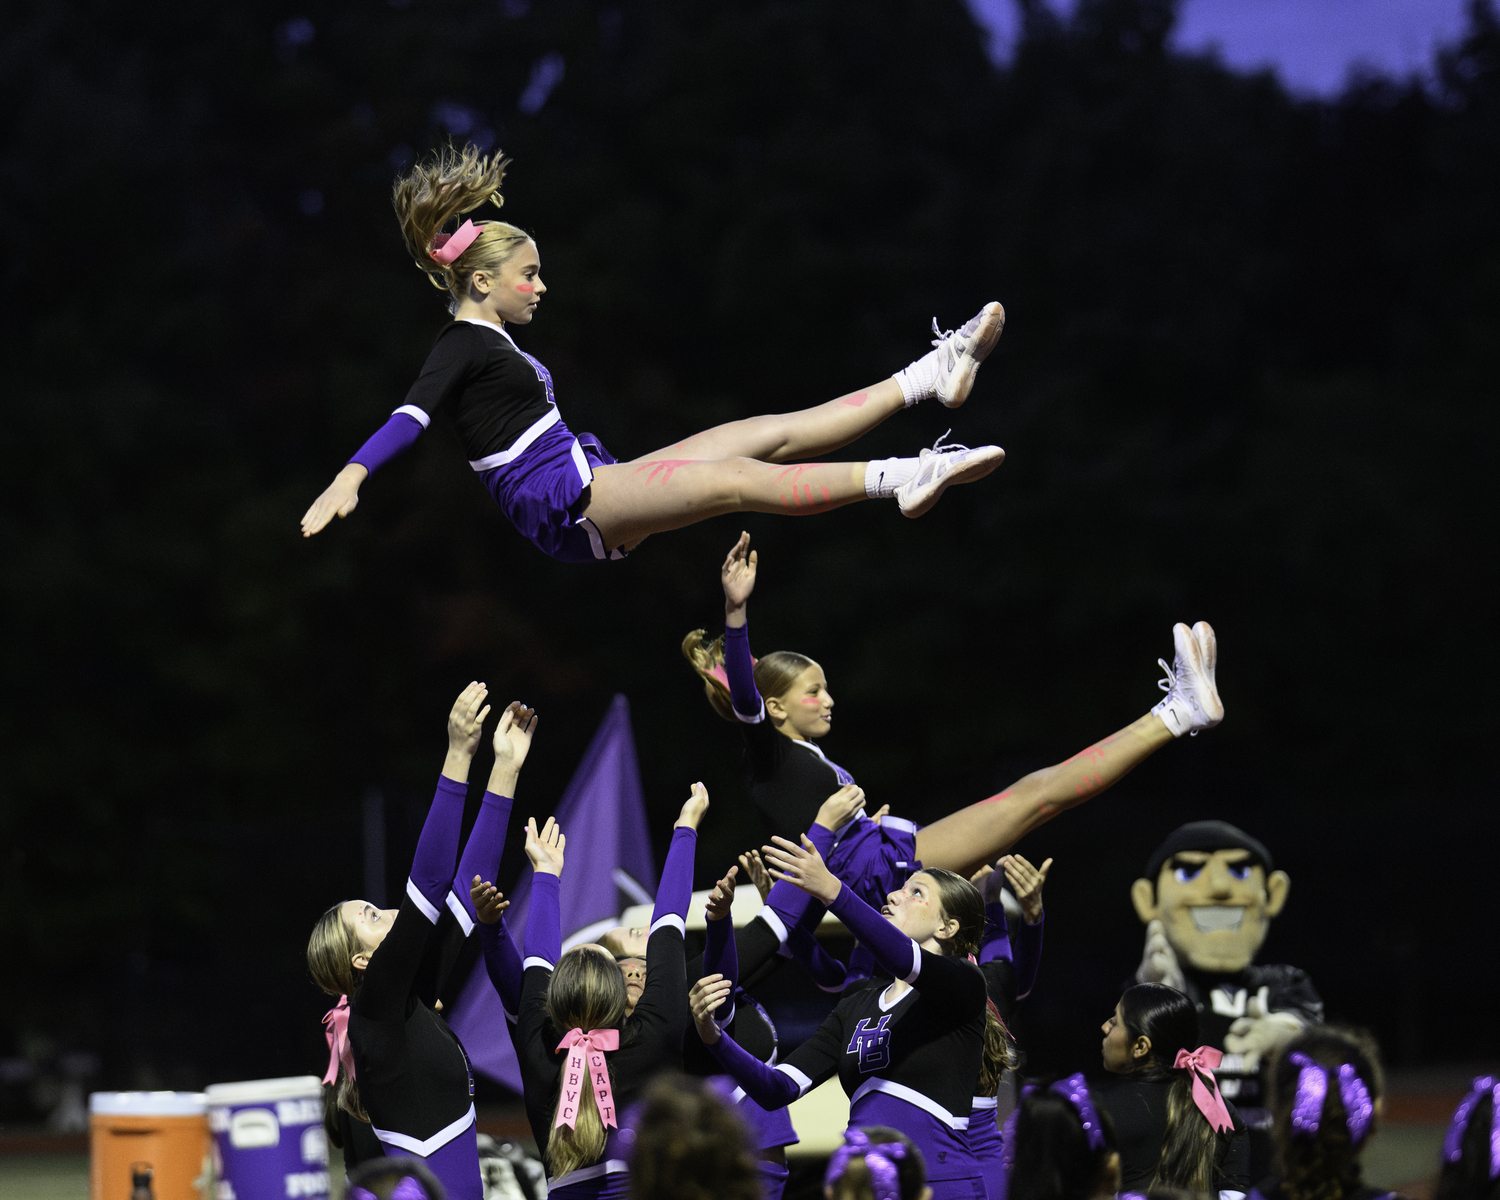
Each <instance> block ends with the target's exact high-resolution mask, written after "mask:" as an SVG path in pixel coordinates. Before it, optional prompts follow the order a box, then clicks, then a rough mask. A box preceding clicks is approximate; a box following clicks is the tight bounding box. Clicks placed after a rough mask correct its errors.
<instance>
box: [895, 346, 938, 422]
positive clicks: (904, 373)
mask: <svg viewBox="0 0 1500 1200" xmlns="http://www.w3.org/2000/svg"><path fill="white" fill-rule="evenodd" d="M894 378H895V380H896V386H897V387H899V388H900V389H901V395H902V397H903V398H904V399H905V400H906V407H907V408H910V407H911V406H912V405H913V404H915V403H916V402H917V401H918V400H927V399H930V398H931V397H933V396H936V395H937V382H938V358H937V350H936V349H933V350H929V351H928V352H927V353H926V354H924V355H922V357H921V358H919V359H917V361H916V362H914V363H911V364H909V365H908V366H905V367H902V368H901V370H899V371H897V372H896V374H895V376H894Z"/></svg>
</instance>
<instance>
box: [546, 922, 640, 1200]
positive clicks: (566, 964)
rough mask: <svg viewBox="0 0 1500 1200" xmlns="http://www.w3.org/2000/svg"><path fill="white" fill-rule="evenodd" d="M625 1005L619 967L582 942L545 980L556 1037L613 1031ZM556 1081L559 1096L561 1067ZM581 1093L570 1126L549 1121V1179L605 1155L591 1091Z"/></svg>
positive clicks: (622, 1017)
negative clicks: (550, 1175) (551, 1126)
mask: <svg viewBox="0 0 1500 1200" xmlns="http://www.w3.org/2000/svg"><path fill="white" fill-rule="evenodd" d="M625 1005H626V996H625V977H624V976H623V975H622V974H620V968H619V967H617V966H615V964H614V963H613V962H612V961H611V960H610V959H609V958H607V957H605V956H604V955H603V954H600V953H599V952H598V951H597V950H592V949H589V948H587V947H584V946H575V947H574V948H573V949H572V950H569V951H568V952H567V953H566V954H564V955H563V956H562V957H561V958H560V959H558V962H557V968H556V969H555V970H554V971H553V972H552V978H551V979H550V980H548V982H547V1012H548V1015H549V1016H551V1018H552V1024H553V1025H554V1026H555V1027H556V1029H557V1032H558V1034H559V1035H561V1034H565V1033H567V1032H568V1031H569V1030H570V1029H582V1030H583V1031H584V1032H585V1033H587V1032H589V1031H591V1030H594V1029H618V1028H620V1027H621V1026H622V1025H623V1024H624V1023H625ZM606 1061H607V1060H606ZM611 1074H613V1072H611ZM557 1082H558V1087H559V1094H560V1093H561V1085H562V1072H561V1071H559V1072H558V1076H557ZM580 1091H581V1092H582V1095H580V1096H579V1097H578V1119H577V1121H576V1122H575V1124H574V1125H573V1127H572V1128H571V1129H569V1128H568V1127H567V1126H566V1125H554V1126H553V1128H552V1132H551V1133H550V1134H548V1136H547V1160H548V1163H549V1164H550V1166H551V1168H552V1177H553V1178H554V1179H558V1178H561V1177H562V1176H564V1175H566V1174H568V1173H569V1172H570V1171H576V1170H578V1168H580V1167H591V1166H593V1165H594V1164H595V1163H596V1162H598V1161H599V1159H600V1157H601V1156H602V1155H603V1154H604V1147H605V1141H606V1137H607V1134H606V1133H605V1129H604V1119H603V1118H602V1117H601V1116H600V1115H599V1104H598V1101H597V1100H595V1099H594V1089H593V1088H591V1087H585V1088H581V1089H580Z"/></svg>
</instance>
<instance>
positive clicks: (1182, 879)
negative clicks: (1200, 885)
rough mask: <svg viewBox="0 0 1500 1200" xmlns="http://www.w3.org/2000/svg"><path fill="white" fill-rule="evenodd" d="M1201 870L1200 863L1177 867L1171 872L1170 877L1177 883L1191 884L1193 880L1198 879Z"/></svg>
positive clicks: (1201, 865)
mask: <svg viewBox="0 0 1500 1200" xmlns="http://www.w3.org/2000/svg"><path fill="white" fill-rule="evenodd" d="M1202 870H1203V864H1202V863H1193V864H1191V865H1188V866H1182V867H1177V868H1176V869H1175V870H1173V872H1172V877H1173V878H1174V879H1176V880H1177V882H1178V883H1191V882H1192V881H1193V880H1194V879H1197V878H1198V875H1199V873H1200V872H1201V871H1202Z"/></svg>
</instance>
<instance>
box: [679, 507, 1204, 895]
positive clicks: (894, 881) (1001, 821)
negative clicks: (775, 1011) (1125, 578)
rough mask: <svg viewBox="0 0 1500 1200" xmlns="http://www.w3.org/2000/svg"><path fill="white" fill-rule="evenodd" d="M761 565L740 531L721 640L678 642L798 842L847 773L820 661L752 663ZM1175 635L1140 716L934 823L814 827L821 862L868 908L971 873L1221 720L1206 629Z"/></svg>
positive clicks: (782, 829)
mask: <svg viewBox="0 0 1500 1200" xmlns="http://www.w3.org/2000/svg"><path fill="white" fill-rule="evenodd" d="M757 566H758V555H757V554H756V553H755V552H754V551H752V550H751V549H750V535H749V534H748V533H742V534H741V535H740V540H739V541H738V542H737V543H736V544H735V546H734V548H733V549H731V550H730V552H729V556H728V557H727V558H726V559H725V560H724V565H723V566H722V567H721V568H720V581H721V582H722V584H723V587H724V624H725V636H724V640H723V641H722V642H719V641H717V640H715V641H713V642H710V641H708V640H707V639H706V636H705V634H704V631H703V630H701V629H699V630H694V631H693V632H692V633H690V634H688V636H687V637H686V638H685V639H684V640H683V643H682V652H683V654H684V656H686V658H687V659H688V661H689V662H690V663H692V664H693V667H694V669H695V670H696V671H697V672H698V674H699V675H700V676H701V677H702V678H703V681H704V690H705V692H706V694H707V696H708V700H709V703H710V704H712V705H713V708H714V710H715V711H716V712H717V713H718V714H719V715H720V716H722V717H724V718H725V719H727V720H733V721H737V722H738V723H739V725H740V729H741V732H742V733H743V734H744V740H745V760H746V766H747V767H748V770H749V774H750V796H751V799H752V801H753V802H754V804H755V806H756V808H758V809H759V810H760V813H761V816H762V817H763V818H764V819H765V821H766V823H767V826H768V827H769V828H770V829H771V831H772V832H773V833H775V834H776V835H777V836H778V837H783V838H795V837H797V836H798V835H800V834H801V833H802V831H803V830H804V829H808V827H809V825H810V824H814V818H815V814H816V813H817V812H818V810H819V808H820V807H821V806H822V804H823V802H824V800H825V798H827V797H828V796H829V794H830V793H832V792H833V791H834V790H835V789H837V788H839V787H841V786H844V785H847V784H851V783H853V782H854V777H853V775H851V774H850V773H849V772H848V771H846V770H845V769H844V768H843V767H841V766H839V765H838V764H837V763H835V762H833V761H832V760H830V759H829V758H828V756H827V755H826V754H824V753H823V751H822V749H821V748H820V747H819V745H818V740H819V739H821V738H823V737H824V736H826V735H827V734H828V733H829V731H830V730H831V729H832V727H833V726H832V722H833V697H832V696H831V695H830V694H829V690H828V681H827V679H826V677H825V676H824V674H823V668H822V667H821V666H819V665H818V664H817V663H816V662H814V661H813V660H812V659H810V658H808V657H806V656H805V655H801V654H795V653H792V652H790V651H785V650H778V651H776V652H774V653H772V654H767V655H766V656H765V657H763V658H761V659H760V660H759V661H756V660H755V659H754V658H752V657H751V654H750V638H749V626H748V621H747V617H746V606H747V604H748V602H749V599H750V595H751V593H752V592H753V591H754V590H755V578H756V569H757ZM1172 633H1173V640H1174V644H1175V647H1176V658H1175V661H1174V664H1173V665H1172V666H1171V667H1167V666H1166V664H1165V662H1162V664H1161V665H1162V666H1163V668H1164V669H1165V670H1166V672H1167V678H1166V679H1165V680H1164V681H1162V684H1161V686H1162V687H1163V689H1164V690H1165V691H1166V692H1167V695H1166V697H1165V698H1164V699H1162V700H1161V702H1160V703H1158V704H1157V705H1156V706H1155V707H1153V708H1152V709H1151V711H1150V712H1149V713H1147V714H1146V715H1145V716H1143V717H1141V718H1139V719H1138V720H1136V721H1134V722H1132V723H1131V724H1129V725H1127V726H1125V728H1123V729H1121V730H1119V731H1117V732H1116V733H1114V734H1111V735H1110V736H1109V737H1107V738H1104V739H1103V740H1102V741H1099V742H1096V743H1095V744H1094V745H1092V746H1090V747H1088V748H1087V749H1086V750H1082V751H1080V752H1079V753H1077V754H1075V755H1074V756H1073V757H1072V758H1070V759H1068V760H1066V761H1065V762H1061V763H1058V764H1057V765H1055V766H1051V767H1045V768H1043V769H1042V770H1040V771H1034V772H1032V773H1031V774H1030V775H1027V776H1026V777H1025V778H1024V779H1020V780H1017V781H1016V782H1015V783H1013V784H1011V785H1010V787H1008V788H1006V789H1005V790H1004V791H1002V792H999V793H998V794H996V795H994V796H991V797H989V798H988V799H986V800H981V801H979V802H978V803H977V804H971V805H969V806H968V807H966V808H962V809H960V810H959V811H958V812H955V813H950V814H949V815H948V816H946V817H944V818H942V819H941V820H939V821H936V822H934V823H933V824H931V825H927V826H924V827H921V828H919V827H918V826H917V825H916V824H915V823H914V822H912V821H909V820H905V819H901V818H897V817H891V816H887V817H885V818H884V820H881V821H876V820H874V819H873V818H871V817H868V816H864V815H856V816H853V817H851V818H850V819H849V820H848V821H847V822H846V823H845V824H844V825H843V826H841V827H839V828H837V829H828V828H824V827H822V826H821V825H814V828H812V829H811V830H809V833H810V835H811V836H812V838H813V841H814V843H815V844H816V845H817V847H818V851H819V853H820V854H821V855H822V856H823V858H824V859H825V860H826V861H827V863H828V865H829V869H830V870H832V871H833V873H834V874H835V875H837V876H838V877H839V878H840V879H842V880H843V881H844V882H845V883H847V884H848V885H849V886H850V887H851V888H853V889H854V892H855V894H856V895H858V896H859V897H860V898H861V899H863V900H864V901H865V902H866V903H867V904H871V905H878V904H879V903H880V902H881V900H882V898H883V897H884V896H885V894H886V893H887V892H888V891H890V890H892V889H893V888H895V887H898V886H899V885H900V882H901V881H902V880H903V879H905V878H906V877H907V876H908V875H909V874H910V873H911V872H912V871H914V870H916V869H917V868H918V867H920V866H924V865H925V866H927V867H942V868H945V869H948V870H952V871H957V872H959V873H960V874H962V875H964V876H965V877H967V876H969V875H971V874H973V873H974V871H976V870H978V869H979V867H980V866H982V865H983V864H984V863H987V862H993V861H994V860H995V859H996V858H997V857H998V856H999V855H1000V854H1002V853H1003V852H1005V851H1006V850H1009V849H1010V847H1011V846H1013V845H1014V844H1015V843H1016V842H1017V841H1019V840H1020V839H1021V837H1022V836H1024V835H1025V834H1027V833H1029V832H1030V831H1031V830H1033V829H1035V828H1037V827H1038V826H1039V825H1042V824H1044V823H1045V822H1047V821H1050V820H1051V819H1052V818H1053V817H1055V816H1056V815H1057V814H1058V813H1060V812H1062V811H1064V810H1065V809H1069V808H1073V807H1075V806H1076V805H1079V804H1082V803H1083V802H1084V801H1086V800H1088V799H1090V798H1092V797H1093V796H1096V795H1098V794H1099V793H1100V792H1103V791H1105V790H1106V789H1107V788H1110V787H1112V786H1114V784H1116V783H1118V782H1119V781H1120V780H1121V779H1123V778H1124V777H1125V775H1127V774H1128V773H1129V772H1130V771H1132V770H1133V769H1134V768H1135V767H1136V766H1138V765H1139V764H1140V763H1141V762H1143V761H1144V760H1145V759H1147V758H1149V757H1150V756H1151V755H1152V754H1154V753H1156V751H1158V750H1160V749H1161V748H1162V747H1163V746H1165V745H1168V744H1169V743H1170V742H1171V741H1172V740H1173V739H1174V738H1176V737H1180V736H1181V735H1182V734H1184V733H1193V732H1197V731H1198V730H1202V729H1209V728H1211V727H1213V726H1214V725H1217V724H1218V723H1219V722H1220V721H1221V720H1222V719H1223V716H1224V706H1223V703H1222V702H1221V701H1220V699H1219V693H1218V689H1217V687H1216V685H1215V682H1214V670H1215V666H1216V664H1217V661H1218V643H1217V641H1216V639H1215V637H1214V631H1213V629H1212V628H1211V627H1210V626H1209V625H1208V623H1207V622H1206V621H1200V622H1198V624H1197V625H1196V626H1194V627H1193V628H1192V629H1189V628H1188V627H1187V626H1186V625H1177V626H1175V627H1174V629H1173V631H1172Z"/></svg>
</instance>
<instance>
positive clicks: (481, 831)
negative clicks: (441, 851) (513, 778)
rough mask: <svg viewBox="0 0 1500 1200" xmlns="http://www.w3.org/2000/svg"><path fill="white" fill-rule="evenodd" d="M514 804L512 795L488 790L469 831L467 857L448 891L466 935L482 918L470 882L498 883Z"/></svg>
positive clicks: (460, 864)
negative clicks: (475, 908)
mask: <svg viewBox="0 0 1500 1200" xmlns="http://www.w3.org/2000/svg"><path fill="white" fill-rule="evenodd" d="M514 804H515V801H514V800H512V799H511V798H510V797H509V796H501V795H498V794H497V793H495V792H485V794H484V799H483V800H481V801H480V802H479V816H478V817H476V818H475V819H474V828H473V829H471V830H470V831H469V840H468V841H467V842H466V843H465V844H464V852H463V857H462V858H460V859H459V860H458V874H457V875H455V876H454V877H453V888H452V890H451V891H450V892H449V893H448V907H449V908H450V909H452V910H453V915H454V916H455V917H457V918H458V923H459V926H460V927H461V928H462V929H463V931H464V933H465V935H468V934H470V933H472V932H473V931H474V926H475V925H476V924H477V923H478V921H479V915H478V913H476V912H475V911H474V901H473V898H472V897H471V896H470V895H469V885H470V884H471V883H472V882H473V879H474V876H476V875H478V876H479V878H480V879H484V880H488V881H490V882H494V879H495V877H496V876H497V875H498V874H499V873H500V856H501V855H503V854H504V853H505V831H506V827H507V826H508V825H509V824H510V810H511V808H512V806H513V805H514Z"/></svg>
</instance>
